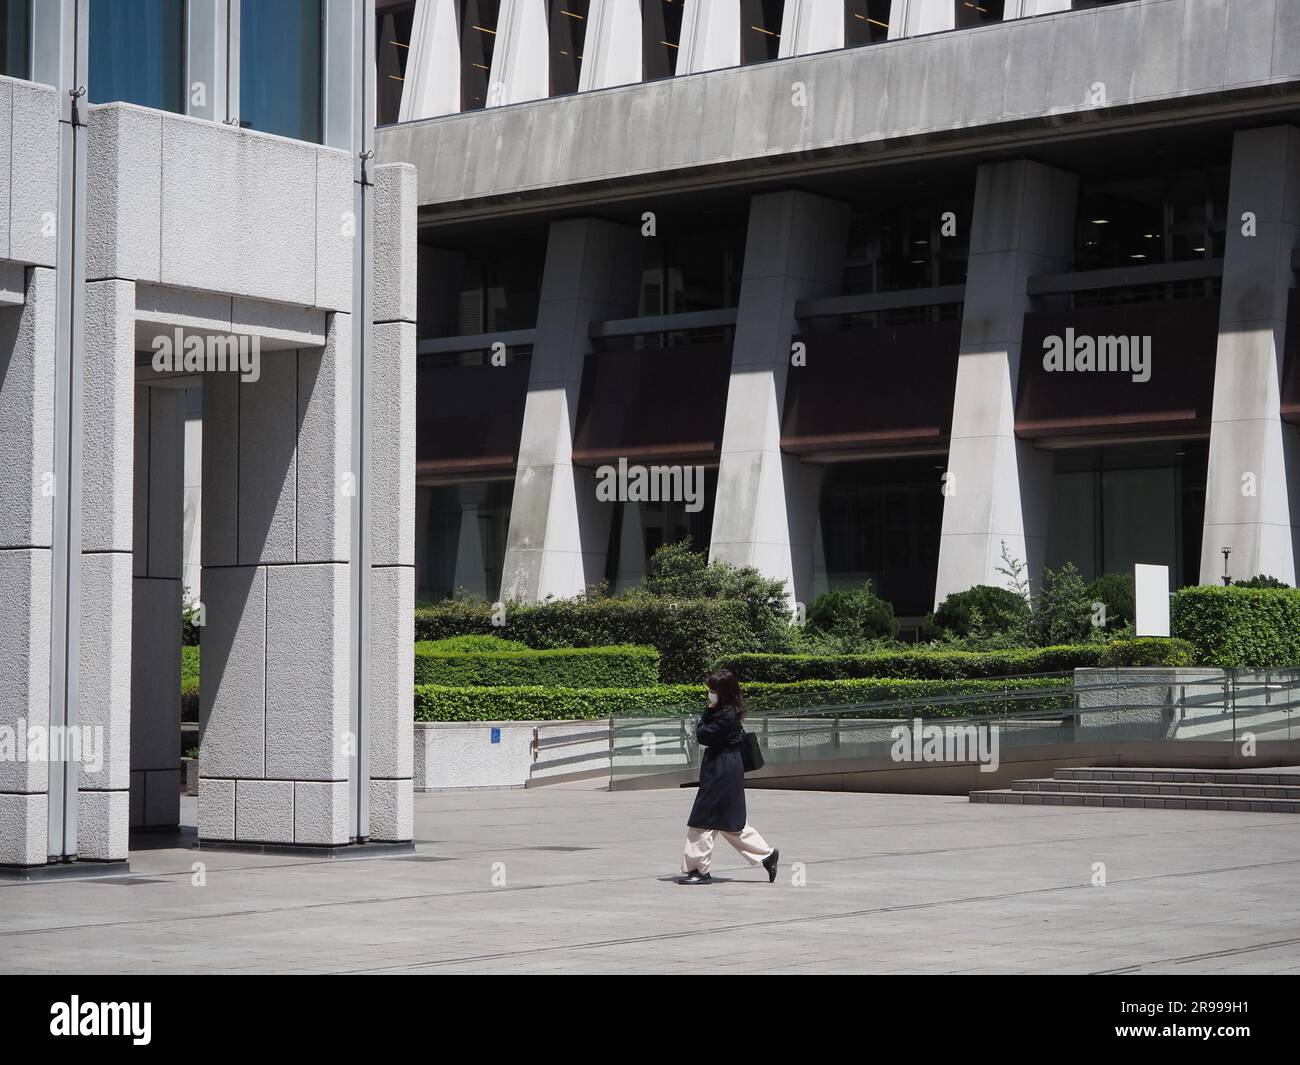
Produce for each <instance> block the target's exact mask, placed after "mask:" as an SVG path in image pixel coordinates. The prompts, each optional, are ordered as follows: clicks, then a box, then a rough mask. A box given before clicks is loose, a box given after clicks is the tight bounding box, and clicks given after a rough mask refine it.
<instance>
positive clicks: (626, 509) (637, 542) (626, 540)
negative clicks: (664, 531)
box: [611, 502, 646, 593]
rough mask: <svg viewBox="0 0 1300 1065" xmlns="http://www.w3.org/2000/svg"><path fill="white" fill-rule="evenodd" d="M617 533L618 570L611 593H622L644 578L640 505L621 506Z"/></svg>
mask: <svg viewBox="0 0 1300 1065" xmlns="http://www.w3.org/2000/svg"><path fill="white" fill-rule="evenodd" d="M622 517H623V520H622V525H621V526H620V528H619V533H618V570H617V571H616V573H615V578H614V587H613V588H612V589H611V591H613V592H616V593H617V592H624V591H626V590H627V589H628V588H632V587H634V586H635V585H637V584H640V583H641V581H642V580H643V579H644V578H645V562H646V558H645V509H644V508H643V507H642V505H641V504H640V503H637V502H629V503H624V504H623V516H622Z"/></svg>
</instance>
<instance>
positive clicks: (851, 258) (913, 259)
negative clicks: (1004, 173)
mask: <svg viewBox="0 0 1300 1065" xmlns="http://www.w3.org/2000/svg"><path fill="white" fill-rule="evenodd" d="M890 199H891V197H889V196H888V195H886V194H884V193H882V194H881V195H880V196H876V197H872V198H871V199H868V200H865V201H862V202H860V203H857V204H855V205H854V210H853V213H852V215H851V216H850V219H849V244H848V258H847V259H846V260H845V264H844V265H845V270H844V291H845V292H846V293H848V294H860V293H868V292H892V291H895V290H898V289H909V288H932V287H934V286H936V285H960V284H962V283H963V282H964V281H965V280H966V260H967V257H968V256H969V253H970V216H971V209H972V202H971V196H970V194H969V193H957V192H936V193H935V194H934V195H933V196H928V197H926V198H924V199H918V200H914V201H913V202H911V203H906V202H904V203H903V204H898V203H897V202H894V203H890Z"/></svg>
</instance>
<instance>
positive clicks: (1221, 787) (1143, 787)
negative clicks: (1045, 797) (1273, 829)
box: [1011, 778, 1300, 799]
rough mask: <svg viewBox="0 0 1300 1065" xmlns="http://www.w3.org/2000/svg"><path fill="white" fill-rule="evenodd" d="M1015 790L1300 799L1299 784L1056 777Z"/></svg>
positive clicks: (1019, 784)
mask: <svg viewBox="0 0 1300 1065" xmlns="http://www.w3.org/2000/svg"><path fill="white" fill-rule="evenodd" d="M1011 790H1012V791H1045V792H1051V791H1068V792H1082V793H1084V794H1087V795H1092V794H1100V795H1173V796H1179V795H1182V796H1192V797H1194V798H1201V799H1300V783H1297V784H1189V783H1179V784H1165V783H1153V782H1147V781H1141V780H1058V779H1055V778H1046V779H1034V780H1016V781H1012V784H1011Z"/></svg>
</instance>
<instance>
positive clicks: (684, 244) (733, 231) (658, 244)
mask: <svg viewBox="0 0 1300 1065" xmlns="http://www.w3.org/2000/svg"><path fill="white" fill-rule="evenodd" d="M745 227H746V219H745V215H744V214H732V213H721V212H714V211H694V212H691V213H689V214H680V213H676V212H672V213H670V212H667V211H661V212H658V218H657V231H656V235H655V236H654V237H651V238H647V239H645V240H644V241H642V249H643V254H642V263H641V297H640V301H639V307H638V310H637V313H638V314H639V315H654V314H679V313H683V312H686V311H708V310H716V309H718V308H720V307H735V306H737V305H738V304H739V303H740V279H741V274H742V273H743V271H744V266H745Z"/></svg>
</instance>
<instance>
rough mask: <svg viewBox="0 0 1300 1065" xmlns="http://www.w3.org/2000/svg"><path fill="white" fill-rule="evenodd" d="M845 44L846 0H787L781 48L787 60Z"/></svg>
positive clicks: (783, 13)
mask: <svg viewBox="0 0 1300 1065" xmlns="http://www.w3.org/2000/svg"><path fill="white" fill-rule="evenodd" d="M843 47H844V0H785V9H784V11H783V12H782V15H781V51H780V56H781V58H782V59H785V58H786V57H787V56H793V55H810V54H811V53H813V52H829V51H831V50H833V49H835V48H843Z"/></svg>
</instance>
